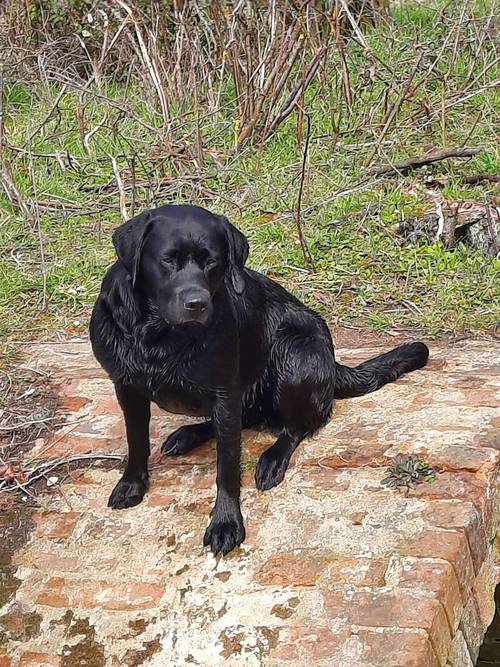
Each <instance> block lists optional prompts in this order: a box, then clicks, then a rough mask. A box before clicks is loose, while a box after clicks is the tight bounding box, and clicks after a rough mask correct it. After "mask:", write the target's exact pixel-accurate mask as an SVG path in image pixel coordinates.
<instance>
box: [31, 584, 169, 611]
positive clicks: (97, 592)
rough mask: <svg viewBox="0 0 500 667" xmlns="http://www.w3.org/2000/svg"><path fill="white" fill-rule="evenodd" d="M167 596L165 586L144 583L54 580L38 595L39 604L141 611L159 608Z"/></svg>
mask: <svg viewBox="0 0 500 667" xmlns="http://www.w3.org/2000/svg"><path fill="white" fill-rule="evenodd" d="M164 592H165V588H164V587H163V586H161V585H159V584H152V583H145V582H124V583H122V582H118V583H116V582H113V583H110V582H108V581H101V580H82V579H77V580H73V579H68V580H65V579H63V578H62V577H52V578H51V579H49V581H48V582H47V584H46V586H45V589H44V590H43V591H41V593H40V594H39V595H38V598H37V603H38V604H43V605H46V606H49V607H70V608H77V609H92V608H98V609H107V610H110V611H121V610H141V609H151V608H154V607H156V606H157V605H158V603H159V601H160V599H161V597H162V595H163V593H164Z"/></svg>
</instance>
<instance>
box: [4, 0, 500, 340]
mask: <svg viewBox="0 0 500 667" xmlns="http://www.w3.org/2000/svg"><path fill="white" fill-rule="evenodd" d="M444 4H445V3H439V2H435V3H427V4H426V6H423V5H422V4H420V3H412V2H406V3H402V4H401V5H398V6H396V7H394V9H393V14H392V18H393V22H392V24H391V25H390V26H385V25H382V26H380V27H379V28H376V29H375V28H372V29H370V30H369V31H368V34H367V35H366V41H367V43H368V45H369V47H370V49H371V50H372V52H373V54H374V56H375V57H376V63H378V65H377V68H376V72H375V73H374V71H373V68H372V69H370V66H369V65H370V63H368V62H367V58H366V52H365V50H364V49H363V48H362V47H361V46H360V45H359V44H357V43H356V42H355V41H349V42H348V44H347V63H348V68H349V74H350V79H351V84H352V86H353V87H354V88H355V90H356V91H357V94H356V97H355V99H354V100H353V104H352V107H351V108H350V109H348V108H347V107H346V104H345V102H344V101H343V99H342V96H341V92H340V90H341V84H340V80H339V75H338V72H339V61H338V54H336V52H335V53H333V54H332V57H331V60H329V61H328V67H327V68H326V69H325V71H324V73H323V76H324V77H325V78H326V80H327V82H328V87H329V89H330V90H331V96H328V95H325V94H324V89H325V88H324V86H323V88H321V89H320V88H319V83H316V82H313V84H311V86H310V87H309V88H308V90H307V93H306V96H305V100H304V107H305V110H306V111H307V113H308V114H309V115H310V117H311V126H312V139H311V143H310V151H309V161H308V170H307V175H306V181H305V187H304V199H303V223H304V230H305V236H306V240H307V243H308V245H309V248H310V250H311V254H312V257H313V259H314V263H315V270H314V271H313V272H311V271H309V270H307V268H306V266H305V265H304V262H303V258H302V254H301V250H300V245H299V241H298V237H297V233H296V228H295V222H294V216H293V210H294V207H295V204H296V197H297V190H298V184H299V178H300V167H301V156H302V154H301V146H299V145H298V142H297V137H296V135H297V122H296V116H295V115H294V114H292V115H291V116H290V117H289V118H288V120H287V121H286V122H285V123H283V124H282V125H281V126H280V128H279V130H278V132H277V133H276V134H275V135H274V136H273V137H272V138H271V139H270V140H268V141H267V142H266V143H265V145H264V146H263V147H258V146H251V145H250V144H248V145H246V146H245V147H244V148H243V149H242V150H241V151H239V152H238V153H233V152H231V149H232V147H233V145H234V133H235V124H236V121H237V117H236V111H235V104H234V90H233V89H232V85H231V84H229V83H228V84H227V86H226V88H225V90H224V91H223V98H222V99H223V101H224V102H225V105H226V106H225V107H224V108H223V109H222V110H221V112H220V113H218V114H212V115H206V108H205V107H204V106H203V105H204V103H203V101H198V107H197V108H198V113H199V115H200V117H202V118H203V121H202V123H201V127H200V130H201V135H202V143H203V164H202V165H193V161H192V160H191V159H190V157H189V155H190V154H189V151H188V148H189V146H188V147H187V148H186V146H184V145H183V143H182V142H183V137H185V136H191V137H192V135H189V133H190V132H191V133H192V132H193V131H194V118H195V114H194V110H195V106H194V101H193V107H192V109H191V112H192V113H188V115H186V116H184V118H183V120H182V122H181V121H179V123H178V124H177V129H175V128H173V129H172V132H171V134H170V135H169V136H167V137H164V138H163V140H161V141H160V140H159V135H158V132H157V131H156V130H157V128H159V127H160V118H159V116H158V114H157V113H155V112H154V109H152V108H151V106H150V105H147V104H144V103H143V98H144V95H143V91H142V89H141V88H140V87H139V86H138V85H136V84H135V83H134V82H133V81H132V82H131V83H129V85H128V86H126V85H125V84H116V83H110V84H109V85H108V84H106V83H101V88H100V89H98V88H97V87H96V86H95V85H93V86H92V85H91V86H89V88H88V90H87V91H86V93H85V98H84V102H83V103H82V94H81V92H78V91H75V90H72V88H71V86H68V89H67V91H66V92H64V93H63V94H62V96H61V98H60V101H59V104H58V106H57V110H56V111H55V112H53V113H52V114H51V115H50V117H49V119H48V120H47V121H46V122H44V120H45V119H46V117H47V115H48V114H49V111H50V110H51V107H52V104H53V101H54V98H55V97H56V96H57V95H58V94H59V93H61V87H60V84H57V83H53V82H52V83H50V85H48V86H47V85H45V84H43V85H42V83H41V82H40V83H39V84H32V83H30V84H28V83H27V82H25V83H23V82H22V81H19V80H15V81H12V82H10V81H9V80H7V81H6V82H5V85H4V115H5V118H4V122H5V134H6V137H7V141H8V146H10V147H11V148H8V147H7V148H5V151H4V152H5V157H6V159H7V160H8V162H9V165H10V166H11V169H12V174H13V178H14V180H15V183H16V186H17V188H18V190H19V191H20V192H21V193H22V196H23V197H25V198H26V200H27V201H31V200H33V201H36V202H38V209H39V212H40V230H39V231H38V229H37V228H36V225H33V224H30V222H29V221H27V220H26V218H25V216H24V215H23V214H22V212H21V211H20V210H19V208H18V207H17V206H16V205H15V204H13V203H12V202H11V201H9V199H8V198H7V196H6V194H5V193H4V192H3V191H1V192H0V311H1V314H2V317H1V318H0V337H1V339H2V340H3V341H6V342H9V341H14V340H26V339H31V338H40V337H49V336H52V335H53V334H54V332H56V333H57V332H61V333H64V334H65V335H66V334H68V333H69V334H71V333H83V332H85V330H86V326H87V321H88V316H89V311H90V308H91V306H92V303H93V302H94V300H95V298H96V296H97V293H98V289H99V284H100V280H101V279H102V276H103V274H104V272H105V270H106V267H107V266H108V265H109V264H110V263H111V262H112V261H113V258H114V254H113V249H112V247H111V242H110V239H111V232H112V230H113V229H114V228H115V227H116V226H117V225H118V224H119V223H120V221H121V220H120V216H119V209H118V192H117V190H116V186H115V184H114V182H113V178H114V173H113V167H112V160H111V156H114V157H116V160H117V163H118V165H119V169H120V171H121V174H122V176H123V179H124V181H125V182H126V183H128V184H130V183H131V182H132V180H133V179H134V180H135V183H136V187H135V191H134V192H133V193H132V190H131V189H129V190H127V206H128V210H129V211H131V209H132V204H134V205H135V210H136V211H138V210H140V209H142V208H144V207H146V206H157V205H160V204H162V203H166V202H174V203H175V202H193V203H197V204H200V205H204V206H206V207H207V208H210V209H212V210H216V211H218V212H221V213H225V214H226V215H228V216H229V217H230V219H231V220H232V221H233V222H234V223H235V224H237V225H238V226H239V227H240V228H241V229H242V230H243V231H244V232H245V233H246V234H247V235H248V237H249V240H250V245H251V255H250V262H249V264H250V266H252V267H253V268H255V269H257V270H260V271H263V272H265V273H267V274H268V275H270V276H271V277H273V278H274V279H276V280H278V281H279V282H281V283H282V284H283V285H284V286H286V287H287V288H288V289H290V290H291V291H292V292H293V293H295V294H296V295H297V296H299V297H300V298H301V299H303V300H304V301H305V302H306V303H308V304H309V305H311V306H313V307H315V308H317V309H319V310H320V311H321V312H322V313H323V315H325V316H326V317H327V319H328V320H329V321H330V322H333V323H335V324H346V323H349V322H353V321H355V322H356V324H358V325H360V326H365V327H368V328H371V329H374V330H376V331H382V330H385V329H389V328H393V327H395V328H406V329H422V330H424V331H425V332H427V333H428V334H430V335H435V334H439V333H443V332H446V333H449V332H452V333H461V332H469V331H478V330H485V329H489V328H491V327H493V326H495V325H496V324H497V322H498V319H499V318H498V315H499V307H498V304H499V287H498V286H499V285H500V279H499V278H500V276H499V268H500V263H499V261H498V260H496V259H494V258H491V257H485V256H483V255H481V254H480V253H478V252H476V251H474V250H472V249H471V248H469V247H467V246H465V245H462V244H458V245H457V246H456V247H455V248H454V249H453V250H446V249H445V248H444V247H443V246H442V245H440V244H436V245H430V244H428V243H421V244H420V245H417V246H414V245H411V244H405V243H403V244H401V243H400V242H399V240H398V238H397V236H396V234H395V232H394V225H395V224H397V223H398V222H399V221H400V220H401V219H403V218H405V217H408V216H418V215H421V214H422V212H423V211H424V210H425V209H426V208H427V207H428V206H429V198H428V194H427V193H426V188H427V186H426V180H425V177H426V176H427V175H430V174H432V175H433V176H434V177H435V176H447V177H448V181H447V183H446V185H445V186H444V188H443V190H442V194H443V195H444V196H445V197H446V198H449V199H471V200H475V201H484V200H485V199H491V198H492V197H495V196H498V188H496V187H495V186H494V185H493V184H491V183H486V184H482V185H479V186H478V185H476V186H473V187H472V186H467V185H464V184H463V181H462V180H461V178H460V177H461V176H462V175H466V174H477V173H480V172H489V173H498V172H499V167H500V150H499V145H500V144H499V141H498V139H499V136H498V127H499V124H498V120H499V119H498V108H499V107H500V94H499V91H498V90H496V89H495V87H494V86H492V85H491V84H492V82H493V81H494V80H495V76H497V75H498V71H497V68H496V67H494V66H493V67H490V68H489V69H487V70H486V72H484V70H485V68H487V66H488V64H490V63H492V62H493V61H494V58H495V51H494V49H493V47H492V46H491V44H490V45H488V43H487V40H485V42H484V44H483V45H482V51H481V58H477V57H476V54H475V52H474V48H473V46H472V45H471V42H470V40H467V39H465V38H464V39H461V40H459V41H458V42H457V48H456V50H455V51H454V50H453V49H452V48H445V49H442V47H443V44H444V40H446V39H447V35H448V33H449V31H450V26H451V25H453V21H455V20H457V18H458V17H459V15H460V11H461V3H456V5H457V6H455V3H452V4H451V5H450V3H447V5H446V6H447V7H448V9H447V10H446V13H445V15H444V16H445V17H446V21H444V20H441V21H437V20H436V17H437V16H438V15H439V16H441V18H442V17H443V14H442V10H443V6H444ZM473 5H474V7H473V12H474V16H475V19H476V22H477V25H479V26H480V25H482V24H484V22H485V21H486V20H487V17H488V15H489V13H490V12H491V11H492V4H491V3H488V2H477V3H473ZM439 12H441V13H439ZM441 51H442V52H441ZM419 52H423V67H424V68H423V69H422V70H421V71H419V73H418V75H417V77H416V83H415V87H414V90H413V91H412V92H411V94H409V95H408V97H407V99H406V100H405V101H404V102H403V104H402V105H401V108H400V110H399V113H398V114H397V117H396V120H395V122H394V124H393V125H392V126H391V128H390V130H389V132H388V133H387V135H386V136H385V139H384V141H383V142H382V143H381V145H380V149H379V152H378V155H377V156H376V158H375V160H374V164H376V163H380V162H384V163H385V162H388V161H390V162H392V161H395V160H397V159H400V158H402V157H407V156H409V155H413V154H420V153H423V152H425V151H426V150H428V149H429V148H431V147H441V146H454V145H456V146H460V145H462V144H464V143H468V144H469V145H481V146H484V152H483V153H482V154H480V155H478V156H476V157H474V158H473V159H470V160H468V161H458V160H456V161H453V160H452V161H447V162H442V163H436V164H434V165H433V166H432V167H429V168H426V169H420V170H418V171H415V172H414V173H412V174H409V175H407V176H406V177H404V178H391V179H378V180H376V179H370V177H369V176H367V174H366V171H365V169H364V164H365V162H366V158H367V155H368V153H369V152H370V150H371V149H372V147H373V145H374V142H375V141H376V137H377V136H378V135H379V133H380V121H381V119H382V117H383V115H384V104H385V105H386V107H387V105H390V104H391V103H393V102H394V100H395V99H396V98H397V95H398V91H399V90H400V87H401V82H403V81H404V80H405V77H407V76H408V74H409V72H410V71H411V69H412V66H413V63H414V61H415V59H416V57H417V54H418V53H419ZM438 54H440V58H439V62H438V63H437V64H436V65H435V66H434V67H433V68H432V72H431V74H429V75H428V76H427V78H426V79H424V77H425V75H426V72H427V71H428V69H429V68H431V66H432V65H433V63H434V60H433V59H435V58H436V56H437V55H438ZM421 79H422V80H423V83H422V82H421ZM476 79H477V80H476ZM417 82H420V83H421V85H416V84H417ZM471 82H472V83H473V85H472V86H470V87H469V88H468V86H469V85H470V84H471ZM460 91H465V92H463V93H460ZM384 100H385V102H384ZM82 124H83V125H82ZM41 125H42V126H43V127H42V129H41V130H39V131H36V130H37V128H39V127H40V126H41ZM82 126H84V127H85V128H86V130H85V131H82ZM90 129H94V130H95V132H93V133H92V134H91V136H90V137H89V136H88V133H89V131H90ZM85 135H87V136H85ZM25 151H28V152H31V153H32V157H31V158H30V157H29V155H28V153H27V152H25ZM132 173H134V177H133V178H132ZM41 247H42V248H43V261H42V253H41Z"/></svg>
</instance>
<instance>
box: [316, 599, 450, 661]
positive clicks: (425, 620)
mask: <svg viewBox="0 0 500 667" xmlns="http://www.w3.org/2000/svg"><path fill="white" fill-rule="evenodd" d="M325 608H326V610H327V613H328V615H329V616H331V617H333V618H341V619H345V620H346V621H347V622H348V623H350V624H351V625H356V626H370V627H381V628H421V629H422V630H425V632H426V633H427V634H428V636H429V638H430V642H431V644H432V646H433V649H434V651H435V653H436V656H437V658H438V660H439V661H440V664H442V665H444V664H445V662H446V657H447V655H448V650H449V645H450V640H451V635H450V631H449V628H448V623H447V620H446V615H445V613H444V610H443V607H442V605H441V604H440V602H439V601H438V600H435V599H433V598H430V597H424V596H422V597H418V596H417V595H413V594H411V593H408V592H406V591H401V590H399V591H395V592H379V591H373V592H370V593H365V592H359V591H356V592H354V593H352V594H351V593H349V592H347V593H344V594H342V593H334V592H331V593H327V594H325Z"/></svg>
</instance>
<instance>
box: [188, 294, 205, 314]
mask: <svg viewBox="0 0 500 667" xmlns="http://www.w3.org/2000/svg"><path fill="white" fill-rule="evenodd" d="M206 307H207V302H206V300H205V299H202V298H200V297H196V298H192V299H188V300H187V301H185V302H184V308H185V309H186V310H189V311H190V312H192V313H193V314H195V313H196V314H198V313H202V312H203V311H204V310H205V309H206Z"/></svg>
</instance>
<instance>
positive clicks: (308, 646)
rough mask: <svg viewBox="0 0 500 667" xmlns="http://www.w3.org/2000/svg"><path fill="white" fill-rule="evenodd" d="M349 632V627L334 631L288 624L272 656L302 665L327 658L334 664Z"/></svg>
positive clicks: (315, 662)
mask: <svg viewBox="0 0 500 667" xmlns="http://www.w3.org/2000/svg"><path fill="white" fill-rule="evenodd" d="M349 634H350V633H349V631H348V630H347V629H345V630H341V631H339V632H333V631H332V630H330V629H329V628H325V627H309V626H296V625H292V626H288V627H286V628H285V629H284V630H283V632H282V633H281V634H280V638H279V643H278V646H277V647H276V648H275V649H274V650H273V652H272V657H273V658H275V659H278V660H280V662H281V661H285V662H288V661H293V663H294V664H300V665H315V664H317V663H318V661H320V660H321V661H322V660H325V659H326V660H330V661H331V664H332V665H334V664H335V657H336V656H337V655H338V654H339V652H340V651H341V649H342V647H343V645H344V644H345V642H346V641H347V639H348V638H349Z"/></svg>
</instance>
